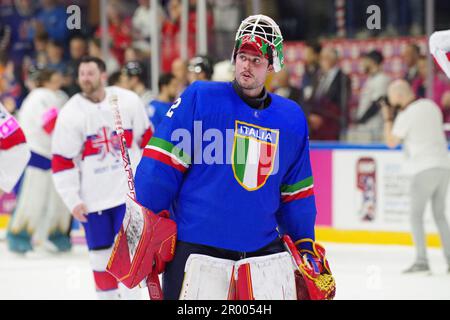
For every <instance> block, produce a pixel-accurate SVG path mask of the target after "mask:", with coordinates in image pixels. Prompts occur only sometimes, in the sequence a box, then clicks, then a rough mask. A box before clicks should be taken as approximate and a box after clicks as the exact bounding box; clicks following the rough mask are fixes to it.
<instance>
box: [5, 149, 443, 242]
mask: <svg viewBox="0 0 450 320" xmlns="http://www.w3.org/2000/svg"><path fill="white" fill-rule="evenodd" d="M449 155H450V153H449ZM449 161H450V158H449ZM311 162H312V167H313V174H314V190H315V196H316V204H317V209H318V215H317V220H316V221H317V238H318V240H320V241H326V242H344V243H372V244H403V245H411V244H412V238H411V236H410V232H409V230H410V226H409V197H408V188H409V187H408V185H409V179H410V177H409V175H408V174H407V173H406V172H405V167H404V158H403V154H402V151H401V150H400V149H395V150H389V149H387V148H386V147H385V146H384V145H354V144H342V143H340V144H336V143H317V142H312V143H311ZM14 200H15V199H14V196H12V195H6V196H5V195H3V196H2V197H1V199H0V233H2V230H4V228H6V226H7V223H8V219H9V214H5V213H3V214H2V213H1V212H10V210H11V208H12V207H13V206H14ZM449 211H450V192H449V193H448V195H447V217H448V218H450V213H449ZM449 220H450V219H449ZM425 228H426V231H427V233H428V243H429V245H431V246H439V245H440V243H439V239H438V236H437V234H436V227H435V225H434V222H433V219H432V216H431V208H430V205H428V206H427V208H426V212H425ZM72 235H73V237H74V240H76V242H81V241H82V238H83V232H82V230H80V228H79V226H78V224H74V232H72Z"/></svg>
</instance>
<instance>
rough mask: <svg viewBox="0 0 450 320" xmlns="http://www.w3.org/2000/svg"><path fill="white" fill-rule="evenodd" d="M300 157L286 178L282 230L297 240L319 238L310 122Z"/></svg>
mask: <svg viewBox="0 0 450 320" xmlns="http://www.w3.org/2000/svg"><path fill="white" fill-rule="evenodd" d="M302 125H303V129H302V130H303V135H302V137H301V143H300V144H299V146H300V147H299V148H298V150H297V156H296V158H295V160H294V162H293V163H292V164H291V167H290V168H289V170H288V171H287V173H286V175H285V176H284V178H283V182H282V185H281V190H280V193H281V206H280V209H279V211H278V214H277V219H278V227H279V229H280V232H281V233H283V234H288V235H289V236H290V237H291V238H292V239H293V240H294V241H297V240H299V239H305V238H310V239H312V240H315V233H314V225H315V221H316V212H317V210H316V203H315V197H314V181H313V176H312V170H311V163H310V157H309V137H308V128H307V125H306V121H304V123H303V124H302Z"/></svg>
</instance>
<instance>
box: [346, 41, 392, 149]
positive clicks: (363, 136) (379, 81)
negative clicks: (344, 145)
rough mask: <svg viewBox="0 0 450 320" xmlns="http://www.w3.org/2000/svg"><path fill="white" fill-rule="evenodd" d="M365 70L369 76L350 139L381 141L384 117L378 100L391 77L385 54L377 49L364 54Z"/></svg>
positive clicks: (349, 133) (364, 86) (383, 93)
mask: <svg viewBox="0 0 450 320" xmlns="http://www.w3.org/2000/svg"><path fill="white" fill-rule="evenodd" d="M361 63H362V66H363V72H364V74H366V75H367V76H368V78H367V80H366V82H365V83H364V85H363V87H362V89H361V93H360V96H359V104H358V108H357V109H356V119H355V120H356V121H355V123H356V126H355V127H354V128H352V129H353V130H349V132H348V140H350V141H357V142H381V141H382V140H383V117H382V114H381V111H380V104H379V103H378V100H379V99H380V98H381V97H383V96H386V94H387V88H388V86H389V83H390V82H391V79H390V78H389V77H388V76H387V75H386V74H385V73H384V72H383V55H382V54H381V52H379V51H377V50H373V51H370V52H368V53H365V54H364V55H363V56H362V61H361Z"/></svg>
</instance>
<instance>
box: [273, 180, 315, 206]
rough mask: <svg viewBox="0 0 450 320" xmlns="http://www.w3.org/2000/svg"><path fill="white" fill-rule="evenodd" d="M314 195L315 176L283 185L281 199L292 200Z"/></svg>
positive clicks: (283, 200)
mask: <svg viewBox="0 0 450 320" xmlns="http://www.w3.org/2000/svg"><path fill="white" fill-rule="evenodd" d="M312 195H314V183H313V177H312V176H311V177H308V178H306V179H303V180H301V181H299V182H297V183H295V184H292V185H287V184H285V185H282V186H281V201H282V202H290V201H294V200H298V199H304V198H307V197H309V196H312Z"/></svg>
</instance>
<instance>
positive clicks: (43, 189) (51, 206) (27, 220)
mask: <svg viewBox="0 0 450 320" xmlns="http://www.w3.org/2000/svg"><path fill="white" fill-rule="evenodd" d="M61 83H62V76H61V75H60V74H59V73H58V72H55V71H51V70H46V69H44V70H41V71H39V75H38V77H37V88H35V89H33V90H32V91H31V92H30V93H29V94H28V96H27V97H26V99H25V100H24V102H23V103H22V106H21V108H20V111H19V115H18V120H19V123H20V125H21V126H22V128H23V131H24V133H25V136H26V138H27V142H28V146H29V148H30V151H31V159H30V162H29V164H28V166H27V168H26V170H25V173H24V177H23V181H22V184H21V188H20V192H19V194H18V202H17V207H16V209H15V211H14V214H13V216H12V218H11V222H10V224H9V227H8V233H7V240H8V246H9V249H10V250H11V251H13V252H17V253H25V252H27V251H30V250H32V249H33V245H32V243H34V244H35V245H37V246H38V247H43V248H45V249H49V250H51V251H52V252H58V251H61V252H64V251H68V250H70V249H71V243H70V238H69V231H70V222H71V216H70V213H69V212H68V210H67V208H66V207H65V206H64V204H63V202H62V201H61V198H60V197H59V195H58V194H57V193H56V190H55V187H54V184H53V181H52V174H51V170H50V169H51V137H52V132H53V129H54V126H55V121H56V118H57V116H58V113H59V110H60V109H61V108H62V106H63V105H64V103H66V102H67V100H68V97H67V95H66V94H65V93H64V92H63V91H61V90H60V87H61ZM49 240H50V241H49Z"/></svg>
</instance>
